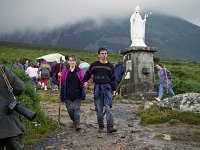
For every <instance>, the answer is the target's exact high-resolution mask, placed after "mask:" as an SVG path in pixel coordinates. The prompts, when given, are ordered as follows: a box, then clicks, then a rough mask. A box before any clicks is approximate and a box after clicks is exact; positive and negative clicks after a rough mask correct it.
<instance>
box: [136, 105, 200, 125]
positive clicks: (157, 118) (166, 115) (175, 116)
mask: <svg viewBox="0 0 200 150" xmlns="http://www.w3.org/2000/svg"><path fill="white" fill-rule="evenodd" d="M138 111H139V112H140V115H141V123H142V124H157V123H166V122H169V123H170V124H171V125H178V124H179V123H186V124H194V125H200V114H194V113H192V112H179V111H175V110H170V109H164V110H162V111H160V110H159V108H158V107H157V105H155V104H154V105H152V106H151V107H150V108H149V109H148V110H144V109H143V107H142V106H141V107H140V108H139V109H138Z"/></svg>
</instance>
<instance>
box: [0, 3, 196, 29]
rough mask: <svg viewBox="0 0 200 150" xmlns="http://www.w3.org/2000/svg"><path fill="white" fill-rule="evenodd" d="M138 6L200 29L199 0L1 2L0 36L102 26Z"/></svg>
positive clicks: (143, 9) (125, 14) (124, 15)
mask: <svg viewBox="0 0 200 150" xmlns="http://www.w3.org/2000/svg"><path fill="white" fill-rule="evenodd" d="M136 5H139V6H140V8H141V13H149V12H152V15H153V14H154V13H156V12H160V13H163V14H167V15H173V16H178V17H181V18H183V19H185V20H188V21H190V22H192V23H194V24H197V25H199V26H200V13H199V12H200V0H0V33H7V32H13V31H14V30H16V29H21V30H24V29H33V30H43V29H52V28H54V27H59V26H61V25H64V24H69V25H72V24H74V23H77V22H80V21H83V20H85V19H94V20H96V21H97V23H101V22H102V20H104V19H110V18H114V19H115V18H123V17H127V16H128V17H129V16H130V15H131V14H132V13H133V12H134V8H135V6H136Z"/></svg>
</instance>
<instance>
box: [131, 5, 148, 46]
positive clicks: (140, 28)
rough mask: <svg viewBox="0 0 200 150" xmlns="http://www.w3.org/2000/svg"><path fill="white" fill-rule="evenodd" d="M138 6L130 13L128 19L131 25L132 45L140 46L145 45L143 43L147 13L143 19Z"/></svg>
mask: <svg viewBox="0 0 200 150" xmlns="http://www.w3.org/2000/svg"><path fill="white" fill-rule="evenodd" d="M139 11H140V7H139V6H136V7H135V11H134V13H133V14H132V15H131V19H130V26H131V31H130V34H131V41H132V44H131V46H130V47H132V46H141V47H146V44H145V43H144V39H145V23H146V18H147V17H148V15H147V14H146V15H145V16H144V19H142V17H141V16H140V14H139Z"/></svg>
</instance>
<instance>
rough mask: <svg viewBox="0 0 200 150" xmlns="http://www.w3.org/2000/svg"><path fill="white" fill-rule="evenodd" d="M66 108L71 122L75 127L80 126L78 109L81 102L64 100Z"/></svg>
mask: <svg viewBox="0 0 200 150" xmlns="http://www.w3.org/2000/svg"><path fill="white" fill-rule="evenodd" d="M66 107H67V111H68V114H69V117H70V118H71V120H72V121H73V123H74V124H75V125H79V124H80V107H81V100H80V99H76V100H66Z"/></svg>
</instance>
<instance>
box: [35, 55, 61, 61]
mask: <svg viewBox="0 0 200 150" xmlns="http://www.w3.org/2000/svg"><path fill="white" fill-rule="evenodd" d="M61 57H62V60H65V56H63V55H61V54H59V53H53V54H48V55H44V56H41V57H38V58H36V60H40V59H44V60H46V61H47V62H54V61H57V62H58V63H59V62H60V58H61Z"/></svg>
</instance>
